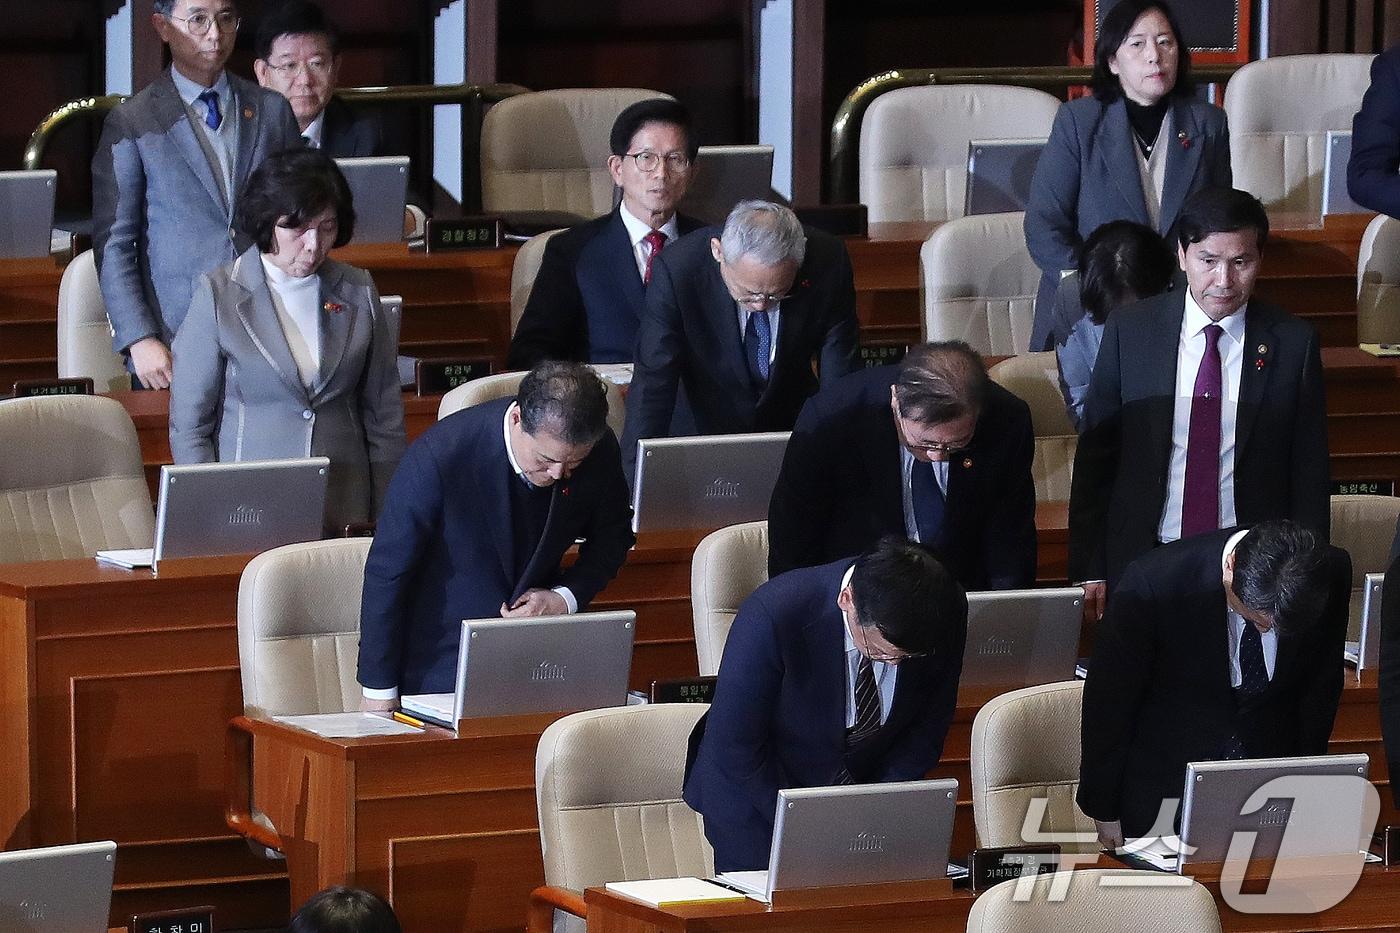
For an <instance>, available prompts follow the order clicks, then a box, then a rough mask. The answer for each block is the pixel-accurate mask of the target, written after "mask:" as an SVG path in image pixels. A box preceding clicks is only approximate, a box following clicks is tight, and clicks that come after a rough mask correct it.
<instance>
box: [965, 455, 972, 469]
mask: <svg viewBox="0 0 1400 933" xmlns="http://www.w3.org/2000/svg"><path fill="white" fill-rule="evenodd" d="M963 469H964V470H970V469H972V458H971V457H963Z"/></svg>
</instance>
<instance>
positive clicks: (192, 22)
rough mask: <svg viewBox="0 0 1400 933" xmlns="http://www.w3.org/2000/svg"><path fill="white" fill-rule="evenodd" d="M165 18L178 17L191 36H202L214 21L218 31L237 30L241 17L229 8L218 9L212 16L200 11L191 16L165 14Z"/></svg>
mask: <svg viewBox="0 0 1400 933" xmlns="http://www.w3.org/2000/svg"><path fill="white" fill-rule="evenodd" d="M165 18H166V19H178V20H179V21H180V22H182V23H184V24H185V29H186V30H187V31H188V32H189V34H190V35H192V36H203V35H206V34H207V33H208V32H209V27H210V26H213V25H214V24H215V23H217V24H218V25H219V31H220V32H237V31H238V24H239V23H240V22H242V19H241V18H240V17H239V15H238V14H237V13H234V12H232V11H230V10H220V11H219V12H218V13H215V14H214V15H213V16H210V15H209V14H208V13H205V12H203V11H200V12H198V13H195V14H193V15H191V16H176V15H175V14H174V13H167V14H165Z"/></svg>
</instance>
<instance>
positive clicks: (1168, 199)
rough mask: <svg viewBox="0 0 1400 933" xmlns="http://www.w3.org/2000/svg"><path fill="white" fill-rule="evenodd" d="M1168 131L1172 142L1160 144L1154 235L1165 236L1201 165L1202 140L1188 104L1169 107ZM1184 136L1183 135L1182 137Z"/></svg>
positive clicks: (1180, 101)
mask: <svg viewBox="0 0 1400 933" xmlns="http://www.w3.org/2000/svg"><path fill="white" fill-rule="evenodd" d="M1171 114H1172V127H1171V128H1172V129H1173V130H1175V133H1174V134H1173V135H1174V136H1175V137H1176V138H1175V139H1170V140H1163V141H1162V142H1161V143H1160V145H1164V146H1167V147H1168V149H1167V169H1166V176H1165V177H1164V178H1163V180H1162V209H1161V211H1160V212H1159V214H1158V217H1159V219H1160V227H1161V229H1160V230H1158V231H1157V232H1158V233H1160V234H1162V236H1166V235H1167V233H1168V232H1169V231H1170V230H1171V228H1172V225H1173V224H1174V223H1175V222H1176V216H1177V214H1179V213H1181V205H1182V204H1183V203H1185V201H1186V195H1187V192H1189V191H1190V190H1191V182H1192V180H1193V179H1194V178H1195V177H1196V172H1197V170H1198V169H1199V168H1200V165H1201V155H1202V151H1203V150H1204V149H1205V139H1204V136H1203V135H1202V133H1201V128H1200V127H1199V126H1197V125H1196V115H1195V113H1194V112H1193V110H1192V107H1191V101H1189V100H1177V102H1176V103H1175V104H1173V105H1172V110H1171ZM1183 134H1184V135H1183Z"/></svg>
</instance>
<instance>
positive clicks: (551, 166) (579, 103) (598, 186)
mask: <svg viewBox="0 0 1400 933" xmlns="http://www.w3.org/2000/svg"><path fill="white" fill-rule="evenodd" d="M666 96H668V95H666V94H662V93H661V92H660V91H648V90H644V89H642V88H630V87H617V88H597V89H578V88H570V89H564V90H554V91H536V92H534V93H530V94H519V95H517V96H515V97H510V98H507V99H506V100H503V101H501V102H500V103H499V104H496V105H495V106H493V107H492V108H491V109H490V110H489V111H487V113H486V118H485V119H484V120H482V122H481V205H482V209H483V210H485V211H487V212H488V213H495V212H503V211H517V212H518V211H556V212H561V213H566V214H573V215H575V216H577V217H579V218H589V217H597V216H598V215H599V214H606V213H607V212H608V211H609V210H611V209H612V204H613V202H612V196H613V182H612V176H610V175H609V174H608V165H607V162H608V156H609V155H610V154H611V150H610V149H609V146H608V135H609V133H610V132H611V131H612V125H613V121H614V120H616V119H617V115H618V114H619V113H621V112H622V110H623V108H625V107H627V106H628V105H629V104H635V103H636V102H637V101H639V100H648V99H650V98H653V97H666Z"/></svg>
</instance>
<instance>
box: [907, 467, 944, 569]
mask: <svg viewBox="0 0 1400 933" xmlns="http://www.w3.org/2000/svg"><path fill="white" fill-rule="evenodd" d="M909 491H910V493H911V498H912V499H913V502H914V526H915V527H916V528H917V529H918V530H919V543H920V544H922V545H924V546H925V547H929V548H934V549H939V548H941V546H942V537H943V524H944V522H943V516H944V513H945V512H946V511H947V505H948V500H947V499H946V498H945V497H944V495H943V489H942V487H940V486H939V485H938V477H937V476H935V475H934V472H933V464H932V463H929V462H928V461H926V460H915V461H914V468H913V469H912V470H910V471H909Z"/></svg>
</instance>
